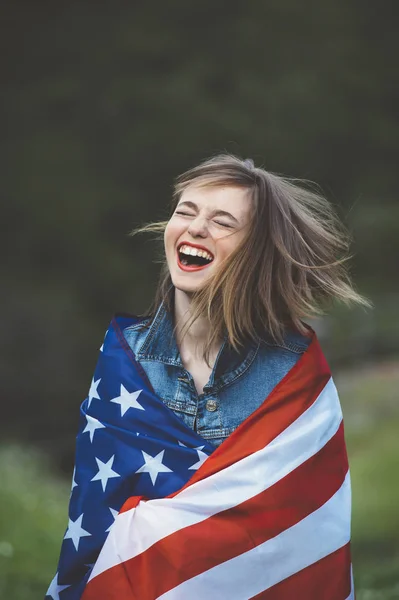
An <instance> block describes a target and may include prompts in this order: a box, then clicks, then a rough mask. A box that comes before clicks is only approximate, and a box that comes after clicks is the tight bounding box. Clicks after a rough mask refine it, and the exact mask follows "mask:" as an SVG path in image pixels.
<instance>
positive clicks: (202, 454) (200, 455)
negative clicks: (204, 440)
mask: <svg viewBox="0 0 399 600" xmlns="http://www.w3.org/2000/svg"><path fill="white" fill-rule="evenodd" d="M203 447H204V446H198V448H195V450H196V451H197V454H198V462H196V463H195V464H194V465H192V466H191V467H189V468H188V470H189V471H196V470H197V469H199V468H200V466H201V465H203V464H204V462H205V461H206V459H207V458H209V456H208V455H207V454H205V452H202V448H203Z"/></svg>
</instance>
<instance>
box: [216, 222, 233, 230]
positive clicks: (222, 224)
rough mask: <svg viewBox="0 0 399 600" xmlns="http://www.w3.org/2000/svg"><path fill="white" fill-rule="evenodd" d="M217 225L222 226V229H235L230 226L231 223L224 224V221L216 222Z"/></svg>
mask: <svg viewBox="0 0 399 600" xmlns="http://www.w3.org/2000/svg"><path fill="white" fill-rule="evenodd" d="M215 223H217V224H218V225H221V226H222V227H229V228H230V229H231V228H232V227H233V226H232V225H229V223H222V221H215Z"/></svg>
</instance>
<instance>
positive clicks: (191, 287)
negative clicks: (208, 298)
mask: <svg viewBox="0 0 399 600" xmlns="http://www.w3.org/2000/svg"><path fill="white" fill-rule="evenodd" d="M172 283H173V285H174V286H175V288H176V289H177V290H180V291H181V292H184V293H185V294H194V293H195V292H198V290H200V289H201V288H202V287H203V286H204V284H205V281H198V283H193V282H190V283H189V282H188V281H182V280H181V278H180V277H173V276H172Z"/></svg>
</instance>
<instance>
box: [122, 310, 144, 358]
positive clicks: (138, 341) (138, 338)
mask: <svg viewBox="0 0 399 600" xmlns="http://www.w3.org/2000/svg"><path fill="white" fill-rule="evenodd" d="M150 323H151V317H144V318H142V319H140V321H138V322H137V323H135V324H134V325H130V326H129V327H125V329H123V336H124V338H125V340H126V341H127V343H128V344H129V346H130V348H131V349H132V350H133V353H134V354H137V353H138V350H139V349H140V348H141V346H142V345H143V344H144V342H145V339H146V337H147V334H148V330H149V326H150Z"/></svg>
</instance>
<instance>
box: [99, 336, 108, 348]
mask: <svg viewBox="0 0 399 600" xmlns="http://www.w3.org/2000/svg"><path fill="white" fill-rule="evenodd" d="M107 333H108V331H106V332H105V335H104V340H103V343H102V344H101V348H100V352H103V351H104V342H105V338H106V337H107Z"/></svg>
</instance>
